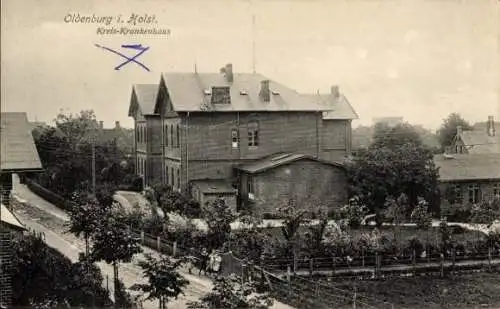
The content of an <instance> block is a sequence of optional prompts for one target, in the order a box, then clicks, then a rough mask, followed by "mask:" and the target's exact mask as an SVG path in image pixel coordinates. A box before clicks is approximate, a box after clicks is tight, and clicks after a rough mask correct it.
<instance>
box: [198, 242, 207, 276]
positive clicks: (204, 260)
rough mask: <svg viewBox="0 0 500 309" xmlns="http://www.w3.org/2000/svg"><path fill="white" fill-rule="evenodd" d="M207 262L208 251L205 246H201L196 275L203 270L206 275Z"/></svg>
mask: <svg viewBox="0 0 500 309" xmlns="http://www.w3.org/2000/svg"><path fill="white" fill-rule="evenodd" d="M207 263H208V252H207V249H206V248H203V250H201V257H200V271H199V272H198V275H201V272H202V271H203V272H205V275H207V266H208V265H207Z"/></svg>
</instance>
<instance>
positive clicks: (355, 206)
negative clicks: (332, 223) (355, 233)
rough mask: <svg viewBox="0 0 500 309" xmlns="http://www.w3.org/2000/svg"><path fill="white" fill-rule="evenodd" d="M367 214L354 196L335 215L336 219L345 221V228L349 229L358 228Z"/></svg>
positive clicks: (364, 207)
mask: <svg viewBox="0 0 500 309" xmlns="http://www.w3.org/2000/svg"><path fill="white" fill-rule="evenodd" d="M367 213H368V209H367V208H366V206H364V205H363V204H362V203H361V200H360V198H359V197H357V196H354V197H352V198H350V199H349V202H348V204H347V205H344V206H343V207H342V208H340V210H339V211H338V212H337V214H336V215H337V217H338V218H337V219H340V220H341V221H345V223H346V224H347V226H349V227H351V228H358V227H359V226H360V225H361V222H362V221H363V219H364V218H365V216H366V214H367Z"/></svg>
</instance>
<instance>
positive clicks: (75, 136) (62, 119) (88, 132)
mask: <svg viewBox="0 0 500 309" xmlns="http://www.w3.org/2000/svg"><path fill="white" fill-rule="evenodd" d="M54 122H55V123H56V127H57V128H58V129H59V130H60V131H61V132H62V133H63V134H64V135H65V137H66V138H67V140H68V142H69V144H70V146H71V147H72V148H71V149H72V150H76V149H77V146H78V144H79V143H81V142H89V141H91V138H93V137H95V136H96V133H97V129H98V128H99V124H98V123H97V120H96V116H95V113H94V111H93V110H82V111H80V113H77V114H72V113H69V114H65V113H64V112H63V111H62V110H61V111H60V112H59V114H58V115H57V116H56V118H55V119H54Z"/></svg>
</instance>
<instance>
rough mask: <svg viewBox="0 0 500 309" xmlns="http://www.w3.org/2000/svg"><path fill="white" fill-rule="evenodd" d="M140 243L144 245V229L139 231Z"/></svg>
mask: <svg viewBox="0 0 500 309" xmlns="http://www.w3.org/2000/svg"><path fill="white" fill-rule="evenodd" d="M141 244H142V245H144V231H141Z"/></svg>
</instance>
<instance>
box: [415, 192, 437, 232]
mask: <svg viewBox="0 0 500 309" xmlns="http://www.w3.org/2000/svg"><path fill="white" fill-rule="evenodd" d="M410 218H411V220H412V221H413V222H414V223H416V224H417V227H418V228H419V229H421V230H428V229H430V228H431V227H432V215H431V213H430V212H429V206H428V204H427V202H426V201H425V200H424V199H423V198H420V199H419V201H418V205H417V206H416V207H415V208H414V209H413V211H412V213H411V215H410Z"/></svg>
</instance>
